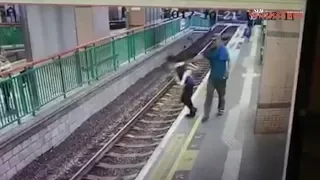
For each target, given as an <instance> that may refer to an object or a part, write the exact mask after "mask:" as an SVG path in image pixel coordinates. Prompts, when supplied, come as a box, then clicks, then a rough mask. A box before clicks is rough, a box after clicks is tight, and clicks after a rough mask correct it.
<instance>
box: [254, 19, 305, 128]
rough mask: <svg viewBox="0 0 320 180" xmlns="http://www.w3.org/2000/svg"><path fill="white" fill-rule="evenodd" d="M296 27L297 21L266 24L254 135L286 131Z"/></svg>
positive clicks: (295, 57)
mask: <svg viewBox="0 0 320 180" xmlns="http://www.w3.org/2000/svg"><path fill="white" fill-rule="evenodd" d="M300 26H301V20H276V21H268V22H267V26H266V31H267V32H266V38H265V47H264V57H263V59H264V60H263V62H264V64H263V67H262V75H261V82H260V83H261V84H260V93H259V100H258V106H257V114H256V121H255V133H285V132H286V131H287V128H288V122H289V114H290V106H291V100H292V90H293V83H294V75H295V64H296V59H297V51H298V50H299V49H298V46H299V34H300V33H299V32H300ZM299 51H300V50H299Z"/></svg>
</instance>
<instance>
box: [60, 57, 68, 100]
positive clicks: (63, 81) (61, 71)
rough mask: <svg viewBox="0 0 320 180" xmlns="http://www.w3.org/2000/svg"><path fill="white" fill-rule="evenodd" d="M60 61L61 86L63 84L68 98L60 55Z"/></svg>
mask: <svg viewBox="0 0 320 180" xmlns="http://www.w3.org/2000/svg"><path fill="white" fill-rule="evenodd" d="M58 63H59V68H60V76H61V86H62V92H63V97H64V98H66V97H67V92H66V85H65V80H64V75H63V67H62V62H61V56H58Z"/></svg>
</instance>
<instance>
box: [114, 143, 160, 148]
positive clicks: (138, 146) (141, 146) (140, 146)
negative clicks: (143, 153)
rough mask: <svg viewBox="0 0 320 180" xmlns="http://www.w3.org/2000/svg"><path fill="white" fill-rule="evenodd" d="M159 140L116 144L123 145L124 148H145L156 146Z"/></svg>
mask: <svg viewBox="0 0 320 180" xmlns="http://www.w3.org/2000/svg"><path fill="white" fill-rule="evenodd" d="M159 143H160V142H155V143H149V144H126V143H118V144H116V146H119V147H125V148H145V147H154V146H158V145H159Z"/></svg>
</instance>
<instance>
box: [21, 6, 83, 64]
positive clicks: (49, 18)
mask: <svg viewBox="0 0 320 180" xmlns="http://www.w3.org/2000/svg"><path fill="white" fill-rule="evenodd" d="M26 16H27V19H28V29H29V37H30V44H31V51H32V58H33V60H38V59H42V58H45V57H48V56H50V55H53V54H57V53H59V52H62V51H65V50H67V49H72V48H74V47H76V46H77V36H76V29H75V16H74V7H72V6H49V5H26Z"/></svg>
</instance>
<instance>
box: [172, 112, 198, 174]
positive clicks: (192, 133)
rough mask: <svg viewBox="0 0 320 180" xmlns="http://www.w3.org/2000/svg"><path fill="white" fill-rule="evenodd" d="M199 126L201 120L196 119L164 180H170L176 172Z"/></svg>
mask: <svg viewBox="0 0 320 180" xmlns="http://www.w3.org/2000/svg"><path fill="white" fill-rule="evenodd" d="M200 124H201V118H198V119H197V120H196V122H195V123H194V125H193V127H192V129H191V131H190V133H189V135H188V138H187V140H186V141H185V143H184V145H183V147H182V149H181V151H180V154H179V156H178V158H177V160H176V162H175V163H174V165H173V167H172V169H171V171H170V172H169V174H168V176H167V178H166V180H171V179H172V177H173V175H174V173H175V172H176V170H177V168H178V166H179V163H180V161H181V160H182V158H183V156H184V153H185V152H186V151H187V149H188V146H189V144H190V142H191V140H192V138H193V136H194V135H195V133H196V131H197V129H198V127H199V126H200Z"/></svg>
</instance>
